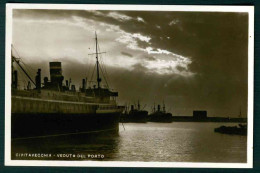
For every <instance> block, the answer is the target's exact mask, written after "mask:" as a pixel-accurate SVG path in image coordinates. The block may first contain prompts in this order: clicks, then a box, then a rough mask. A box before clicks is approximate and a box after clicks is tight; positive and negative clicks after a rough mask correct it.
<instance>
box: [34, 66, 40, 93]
mask: <svg viewBox="0 0 260 173" xmlns="http://www.w3.org/2000/svg"><path fill="white" fill-rule="evenodd" d="M35 83H36V89H37V90H40V89H41V69H38V72H37V75H36V77H35Z"/></svg>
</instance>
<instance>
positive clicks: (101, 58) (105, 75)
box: [97, 43, 109, 88]
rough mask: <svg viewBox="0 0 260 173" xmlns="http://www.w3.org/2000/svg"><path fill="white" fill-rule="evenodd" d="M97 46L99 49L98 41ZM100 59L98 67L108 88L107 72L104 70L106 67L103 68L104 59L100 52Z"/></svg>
mask: <svg viewBox="0 0 260 173" xmlns="http://www.w3.org/2000/svg"><path fill="white" fill-rule="evenodd" d="M97 46H98V50H99V51H100V46H99V43H98V45H97ZM100 60H101V63H100V69H101V72H102V74H103V77H104V79H105V82H106V85H107V87H108V88H109V85H108V79H107V77H108V75H107V72H106V68H105V65H104V59H103V57H102V54H100ZM102 68H103V69H104V71H105V73H104V71H103V70H102Z"/></svg>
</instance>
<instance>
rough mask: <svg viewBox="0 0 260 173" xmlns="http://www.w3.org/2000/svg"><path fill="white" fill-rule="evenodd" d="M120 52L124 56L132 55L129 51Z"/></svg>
mask: <svg viewBox="0 0 260 173" xmlns="http://www.w3.org/2000/svg"><path fill="white" fill-rule="evenodd" d="M121 54H122V55H125V56H128V57H133V55H132V54H130V53H127V52H121Z"/></svg>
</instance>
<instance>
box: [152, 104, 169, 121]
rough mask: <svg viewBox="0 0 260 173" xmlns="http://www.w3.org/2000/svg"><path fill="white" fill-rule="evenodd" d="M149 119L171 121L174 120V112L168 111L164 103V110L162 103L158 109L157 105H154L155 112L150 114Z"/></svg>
mask: <svg viewBox="0 0 260 173" xmlns="http://www.w3.org/2000/svg"><path fill="white" fill-rule="evenodd" d="M149 121H151V122H163V123H171V122H172V114H171V113H167V112H166V110H165V104H164V103H163V110H162V111H161V105H158V107H157V110H155V105H154V108H153V113H151V114H150V116H149Z"/></svg>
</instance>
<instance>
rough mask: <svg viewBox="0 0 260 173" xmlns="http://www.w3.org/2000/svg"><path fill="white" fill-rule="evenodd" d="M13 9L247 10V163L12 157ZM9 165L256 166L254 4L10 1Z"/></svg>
mask: <svg viewBox="0 0 260 173" xmlns="http://www.w3.org/2000/svg"><path fill="white" fill-rule="evenodd" d="M13 9H63V10H118V11H124V10H128V11H193V12H247V13H248V16H249V25H248V26H249V28H248V132H247V133H248V135H247V163H203V162H198V163H194V162H122V161H53V160H52V161H42V160H34V161H32V160H11V116H10V115H11V88H10V86H11V68H10V67H11V59H10V58H9V57H11V42H12V10H13ZM5 52H6V54H5V165H6V166H66V167H75V166H80V167H168V168H174V167H175V168H177V167H179V168H252V167H253V105H254V100H253V99H254V7H253V6H202V5H98V4H88V5H87V4H84V5H83V4H19V3H12V4H11V3H8V4H6V45H5Z"/></svg>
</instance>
